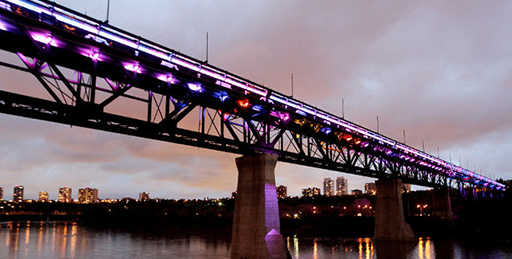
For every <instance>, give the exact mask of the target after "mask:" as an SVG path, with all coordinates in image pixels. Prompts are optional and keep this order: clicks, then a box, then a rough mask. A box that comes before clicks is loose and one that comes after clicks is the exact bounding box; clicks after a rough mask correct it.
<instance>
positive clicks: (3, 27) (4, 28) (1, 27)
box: [0, 19, 9, 31]
mask: <svg viewBox="0 0 512 259" xmlns="http://www.w3.org/2000/svg"><path fill="white" fill-rule="evenodd" d="M8 26H9V24H8V23H6V22H5V21H4V20H2V19H0V30H2V31H7V30H8V29H7V28H8Z"/></svg>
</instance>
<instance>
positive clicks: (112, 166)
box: [0, 0, 512, 198]
mask: <svg viewBox="0 0 512 259" xmlns="http://www.w3.org/2000/svg"><path fill="white" fill-rule="evenodd" d="M59 3H60V4H63V5H65V6H69V7H70V8H72V9H75V10H77V11H79V12H82V13H87V14H88V15H91V16H93V17H95V18H98V19H100V20H104V19H105V18H106V3H105V2H104V1H100V0H95V1H87V2H81V1H69V0H66V1H64V0H62V1H59ZM511 11H512V5H511V4H510V3H508V2H496V3H493V4H492V5H489V4H487V3H483V2H479V1H469V2H466V3H465V4H464V5H460V4H454V3H451V2H446V1H428V2H422V3H418V2H411V1H391V2H377V3H375V2H361V1H344V2H340V1H321V2H312V1H296V0H294V1H292V0H285V1H279V2H276V1H244V2H243V3H241V2H240V1H232V0H221V1H156V0H155V1H150V2H141V1H133V0H130V1H122V2H121V1H117V2H115V1H113V2H112V3H111V9H110V17H109V22H110V24H113V25H115V26H117V27H119V28H122V29H124V30H127V31H130V32H132V33H134V34H136V35H141V36H142V37H145V38H149V39H151V40H153V41H155V42H157V43H160V44H162V45H165V46H169V47H171V48H173V49H176V50H180V51H181V52H184V53H185V54H188V55H191V56H194V57H196V58H198V59H205V58H206V57H205V48H206V42H205V40H206V39H205V36H206V32H208V33H209V63H210V64H213V65H216V66H218V67H221V68H223V69H226V70H228V71H231V72H233V73H235V74H238V75H240V76H243V77H246V78H248V79H250V80H252V81H255V82H258V83H261V84H264V85H265V86H267V87H270V88H272V89H275V90H277V91H280V92H282V93H284V94H291V86H290V85H291V82H290V75H291V74H292V73H293V74H294V97H296V98H298V99H300V100H302V101H304V102H306V103H309V104H311V105H313V106H317V107H319V108H321V109H325V110H327V111H329V112H332V113H335V114H341V110H342V109H341V99H343V100H344V103H345V107H344V112H345V115H346V118H347V119H349V120H351V121H353V122H355V123H358V124H360V125H362V126H365V127H367V128H370V129H373V130H376V129H377V122H376V117H377V116H379V128H380V132H381V133H383V134H385V135H387V136H389V137H392V138H394V139H397V140H399V141H402V140H403V136H402V133H403V130H404V129H405V130H406V139H407V143H408V144H410V145H412V146H414V147H416V148H419V149H421V148H422V143H423V142H425V147H426V150H427V151H428V152H430V153H431V154H434V155H437V147H439V150H440V155H441V157H442V158H443V159H445V160H448V159H449V155H450V154H451V155H452V160H453V161H454V162H457V161H458V160H459V158H460V159H461V160H462V161H463V165H465V164H467V161H469V162H470V165H469V167H470V169H473V167H475V166H476V168H477V171H479V170H478V168H479V167H482V169H483V171H484V172H485V173H487V174H488V175H492V176H494V177H502V178H512V163H511V162H510V160H509V159H507V158H506V155H507V154H510V151H511V150H510V147H509V146H510V145H508V143H509V142H510V140H511V135H510V133H511V131H510V129H511V128H512V119H511V118H512V117H511V116H510V114H509V113H510V112H511V111H512V102H510V100H511V99H512V87H511V83H512V63H510V60H511V59H512V42H511V41H512V38H511V37H510V35H512V28H511V27H510V26H508V25H509V24H511V23H512V17H511V16H510V15H509V14H510V12H511ZM1 55H2V56H1V58H0V59H2V61H9V62H18V64H19V61H15V60H16V57H15V55H14V56H13V55H7V54H6V53H4V52H2V53H1ZM6 59H7V60H6ZM0 75H1V76H0V88H1V89H2V90H8V91H16V92H20V93H22V94H31V95H37V96H41V97H43V98H49V95H48V94H47V93H45V91H44V89H43V88H42V87H40V86H39V84H38V82H37V80H35V78H34V77H33V76H31V75H26V74H23V73H21V72H16V71H12V70H10V69H3V68H2V69H0ZM130 91H131V90H130ZM134 94H139V93H134ZM143 108H144V107H143V106H141V105H139V104H136V103H135V102H133V103H129V104H128V103H114V104H113V105H112V107H109V108H108V109H109V111H115V112H122V113H123V114H130V115H132V116H139V117H141V116H142V117H144V116H145V110H143ZM194 118H195V117H194ZM0 121H1V122H0V134H2V138H1V139H0V163H1V164H2V166H1V167H0V172H2V175H3V176H5V177H3V178H4V180H3V181H2V186H3V187H4V188H5V189H6V191H5V193H6V197H7V196H8V195H7V193H9V192H10V188H11V186H12V185H15V184H24V185H25V186H26V192H27V196H28V197H31V198H36V197H37V192H38V191H39V190H40V189H47V191H49V192H50V195H52V193H56V192H57V189H58V187H62V186H64V185H68V186H71V187H73V188H74V189H78V188H81V187H84V186H87V185H90V186H91V187H95V188H99V189H100V197H116V198H120V197H125V196H131V197H136V196H137V194H138V192H142V191H149V192H150V193H152V197H162V198H178V197H185V198H196V197H199V198H201V197H205V196H210V197H219V196H228V195H229V194H230V193H231V191H234V189H235V188H236V179H237V176H236V167H235V163H234V158H235V157H237V155H232V154H225V153H221V152H217V151H210V150H204V149H198V148H194V147H184V146H181V145H177V144H172V143H163V142H158V141H153V140H147V139H139V138H135V137H130V136H122V135H117V134H112V133H106V132H100V131H94V130H88V129H82V128H78V127H72V128H70V127H69V126H66V125H57V124H52V123H47V122H42V121H37V120H30V119H25V118H17V117H13V116H8V115H0ZM186 123H189V124H190V125H195V124H193V123H197V122H196V121H195V120H194V119H190V121H186ZM465 161H466V162H465ZM339 175H342V176H345V177H347V178H349V185H350V189H355V188H358V189H361V188H362V184H363V183H364V182H367V181H373V180H372V179H369V178H362V177H355V176H349V175H347V174H340V173H337V172H329V171H326V170H319V169H314V168H306V167H300V166H295V165H289V164H285V163H279V164H278V166H277V169H276V181H277V183H278V184H284V185H288V188H289V191H290V193H291V194H293V195H298V194H300V191H301V189H302V188H305V187H307V186H317V187H320V186H321V183H322V179H323V178H324V177H331V178H335V177H336V176H339ZM75 193H76V192H75Z"/></svg>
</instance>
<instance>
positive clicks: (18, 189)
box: [12, 185, 25, 203]
mask: <svg viewBox="0 0 512 259" xmlns="http://www.w3.org/2000/svg"><path fill="white" fill-rule="evenodd" d="M24 189H25V188H24V187H23V185H16V186H14V193H13V194H12V201H13V202H17V203H20V202H23V191H24Z"/></svg>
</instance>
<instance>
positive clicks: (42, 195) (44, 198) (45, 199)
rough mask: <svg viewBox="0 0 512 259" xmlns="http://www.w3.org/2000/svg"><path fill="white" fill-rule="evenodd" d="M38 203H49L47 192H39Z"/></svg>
mask: <svg viewBox="0 0 512 259" xmlns="http://www.w3.org/2000/svg"><path fill="white" fill-rule="evenodd" d="M39 201H40V202H48V201H50V199H49V195H48V192H47V191H40V192H39Z"/></svg>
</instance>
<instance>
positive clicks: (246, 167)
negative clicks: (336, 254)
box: [231, 154, 291, 259]
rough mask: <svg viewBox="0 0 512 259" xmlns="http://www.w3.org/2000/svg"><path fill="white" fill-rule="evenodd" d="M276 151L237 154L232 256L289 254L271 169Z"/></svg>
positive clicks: (281, 257)
mask: <svg viewBox="0 0 512 259" xmlns="http://www.w3.org/2000/svg"><path fill="white" fill-rule="evenodd" d="M276 163H277V155H272V154H257V155H247V156H242V157H239V158H236V166H237V168H238V186H237V195H236V201H235V212H234V218H233V233H232V238H231V259H253V258H254V259H256V258H262V259H288V258H291V256H290V254H289V252H288V249H287V248H286V243H285V241H284V238H283V236H282V235H281V234H280V232H281V227H280V222H279V206H278V204H277V193H276V181H275V173H274V169H275V166H276Z"/></svg>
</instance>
